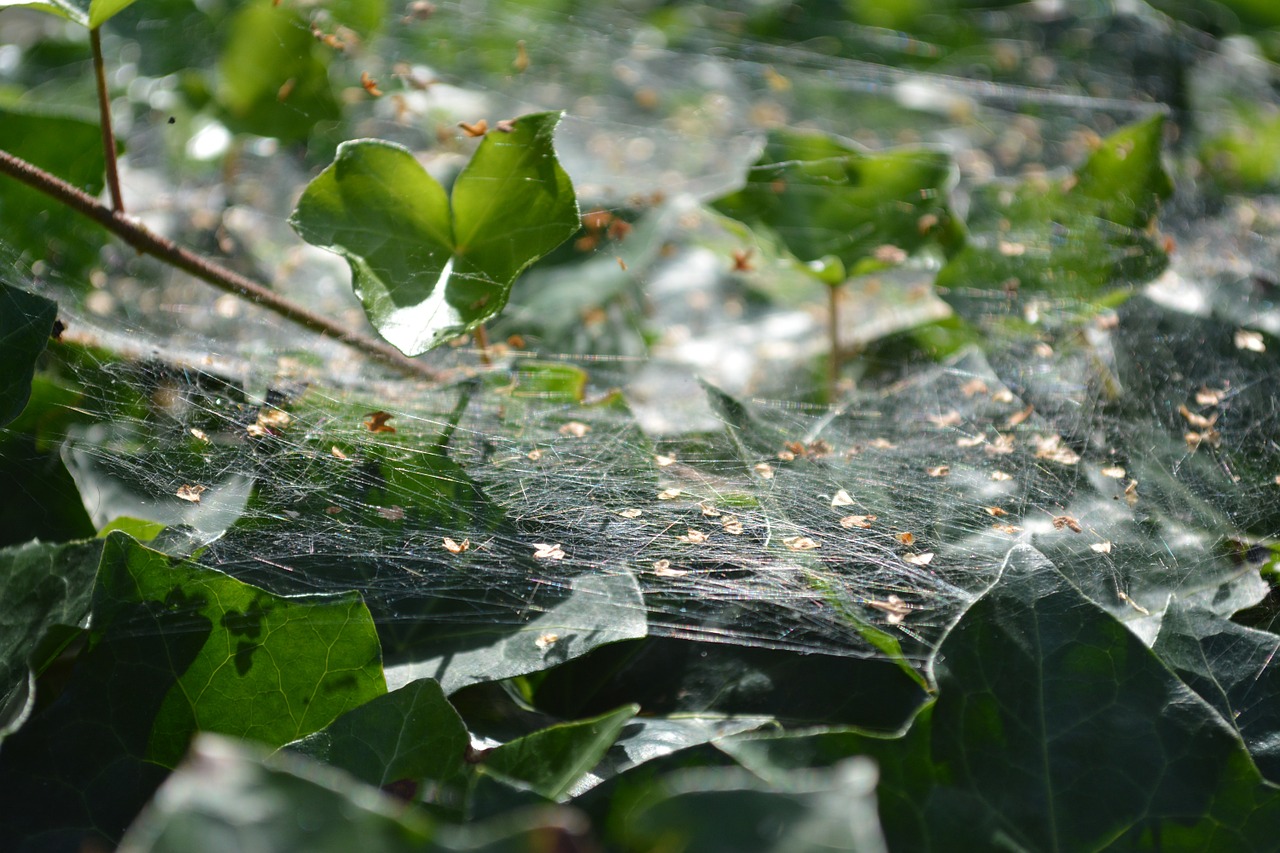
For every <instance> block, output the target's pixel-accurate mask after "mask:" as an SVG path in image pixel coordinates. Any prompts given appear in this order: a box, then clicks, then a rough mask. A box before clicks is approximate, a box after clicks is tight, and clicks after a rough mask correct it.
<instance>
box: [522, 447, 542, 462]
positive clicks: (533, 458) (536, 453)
mask: <svg viewBox="0 0 1280 853" xmlns="http://www.w3.org/2000/svg"><path fill="white" fill-rule="evenodd" d="M525 458H526V459H528V460H529V461H530V462H537V461H538V460H539V459H541V458H542V451H541V450H539V449H538V448H536V447H535V448H534V449H533V450H530V451H529V452H528V453H526V454H525Z"/></svg>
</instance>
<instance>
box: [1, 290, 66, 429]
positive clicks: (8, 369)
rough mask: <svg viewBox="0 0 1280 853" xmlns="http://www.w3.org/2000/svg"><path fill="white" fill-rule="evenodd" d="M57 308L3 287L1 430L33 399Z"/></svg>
mask: <svg viewBox="0 0 1280 853" xmlns="http://www.w3.org/2000/svg"><path fill="white" fill-rule="evenodd" d="M57 316H58V306H57V304H56V303H54V302H53V301H52V300H49V299H45V298H44V297H43V296H37V295H36V294H34V293H27V292H26V291H24V290H18V289H17V288H13V287H8V286H5V285H0V363H3V364H4V365H5V371H4V373H3V374H0V427H3V426H6V425H7V424H9V423H10V422H12V421H13V420H14V419H15V418H17V417H18V415H19V414H21V413H22V410H23V409H24V408H25V407H26V405H27V400H28V399H30V397H31V378H32V376H34V374H35V363H36V358H38V357H39V355H40V353H42V352H44V348H45V344H46V343H47V342H48V340H49V335H50V333H51V332H52V331H53V322H54V320H55V319H57Z"/></svg>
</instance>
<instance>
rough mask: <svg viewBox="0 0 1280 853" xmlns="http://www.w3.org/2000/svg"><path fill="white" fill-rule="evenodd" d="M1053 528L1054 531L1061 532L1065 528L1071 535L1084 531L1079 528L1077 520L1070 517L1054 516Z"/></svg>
mask: <svg viewBox="0 0 1280 853" xmlns="http://www.w3.org/2000/svg"><path fill="white" fill-rule="evenodd" d="M1053 526H1054V529H1055V530H1061V529H1062V528H1064V527H1065V528H1067V529H1068V530H1070V531H1071V532H1072V533H1079V532H1081V531H1082V530H1084V528H1083V527H1081V526H1080V521H1079V519H1076V518H1073V517H1072V516H1070V515H1055V516H1054V517H1053Z"/></svg>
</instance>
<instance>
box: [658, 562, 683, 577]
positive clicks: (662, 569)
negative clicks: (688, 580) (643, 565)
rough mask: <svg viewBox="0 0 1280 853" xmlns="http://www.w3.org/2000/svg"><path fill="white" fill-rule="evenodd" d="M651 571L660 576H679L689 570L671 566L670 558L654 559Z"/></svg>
mask: <svg viewBox="0 0 1280 853" xmlns="http://www.w3.org/2000/svg"><path fill="white" fill-rule="evenodd" d="M653 573H654V574H655V575H657V576H658V577H660V578H679V577H684V576H685V575H687V574H689V570H688V569H673V568H671V561H670V560H654V561H653Z"/></svg>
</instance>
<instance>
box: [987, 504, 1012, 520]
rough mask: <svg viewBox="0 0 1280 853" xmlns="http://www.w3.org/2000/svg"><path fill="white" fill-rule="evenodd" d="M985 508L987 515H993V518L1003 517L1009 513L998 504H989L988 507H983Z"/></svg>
mask: <svg viewBox="0 0 1280 853" xmlns="http://www.w3.org/2000/svg"><path fill="white" fill-rule="evenodd" d="M985 509H986V510H987V515H990V516H993V517H995V518H1003V517H1004V516H1006V515H1008V514H1009V513H1008V511H1006V510H1003V509H1001V508H1000V507H998V506H989V507H985Z"/></svg>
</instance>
